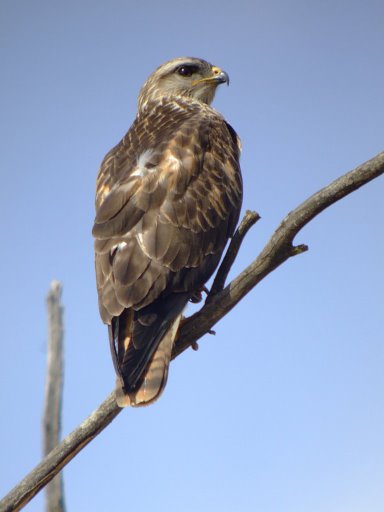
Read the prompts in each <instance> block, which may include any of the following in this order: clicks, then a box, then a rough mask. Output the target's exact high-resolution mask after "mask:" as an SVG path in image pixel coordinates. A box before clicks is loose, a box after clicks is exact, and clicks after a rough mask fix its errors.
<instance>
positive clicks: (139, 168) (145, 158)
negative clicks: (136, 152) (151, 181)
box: [131, 149, 156, 178]
mask: <svg viewBox="0 0 384 512" xmlns="http://www.w3.org/2000/svg"><path fill="white" fill-rule="evenodd" d="M152 155H153V150H152V149H146V150H145V151H144V152H143V153H141V155H140V156H139V158H138V159H137V165H136V167H135V170H134V171H133V173H132V174H131V177H134V176H139V177H140V178H143V177H144V176H145V175H146V174H148V173H150V172H153V171H155V170H156V167H150V168H148V167H146V165H147V163H148V162H149V161H150V160H151V158H152Z"/></svg>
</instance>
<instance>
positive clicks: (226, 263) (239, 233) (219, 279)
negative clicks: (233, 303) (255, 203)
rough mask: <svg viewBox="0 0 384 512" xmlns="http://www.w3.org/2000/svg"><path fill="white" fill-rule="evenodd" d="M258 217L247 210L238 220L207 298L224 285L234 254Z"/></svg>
mask: <svg viewBox="0 0 384 512" xmlns="http://www.w3.org/2000/svg"><path fill="white" fill-rule="evenodd" d="M259 219H260V215H259V214H258V213H256V212H251V211H250V210H247V211H246V212H245V215H244V217H243V219H242V221H241V222H240V225H239V227H238V228H237V229H236V232H235V234H234V235H233V238H232V240H231V243H230V244H229V247H228V250H227V252H226V253H225V256H224V258H223V261H222V263H221V265H220V267H219V270H218V271H217V273H216V276H215V279H214V281H213V284H212V288H211V290H210V292H209V299H210V298H211V296H212V295H215V294H216V293H218V292H221V290H222V289H223V288H224V286H225V281H226V279H227V277H228V274H229V271H230V270H231V267H232V265H233V263H234V261H235V259H236V256H237V254H238V252H239V249H240V246H241V244H242V242H243V240H244V238H245V235H246V234H247V233H248V231H249V230H250V228H251V227H252V226H253V225H254V224H255V223H256V222H257V221H258V220H259Z"/></svg>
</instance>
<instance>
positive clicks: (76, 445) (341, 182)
mask: <svg viewBox="0 0 384 512" xmlns="http://www.w3.org/2000/svg"><path fill="white" fill-rule="evenodd" d="M383 173H384V152H382V153H380V154H379V155H377V156H376V157H374V158H372V159H371V160H369V161H368V162H366V163H364V164H362V165H361V166H359V167H357V168H356V169H354V170H353V171H350V172H349V173H347V174H345V175H344V176H342V177H341V178H338V179H337V180H335V181H334V182H332V183H331V184H330V185H328V186H327V187H325V188H323V189H321V190H320V191H319V192H317V193H316V194H314V195H313V196H311V197H310V198H309V199H307V200H306V201H304V203H302V204H301V205H300V206H298V207H297V208H296V209H295V210H293V211H292V212H291V213H289V214H288V215H287V216H286V217H285V219H284V220H283V221H282V222H281V224H280V225H279V227H278V228H277V229H276V231H275V232H274V233H273V235H272V237H271V238H270V240H269V241H268V243H267V245H266V246H265V247H264V249H263V250H262V252H261V253H260V254H259V256H258V257H257V258H256V259H255V260H254V261H253V262H252V263H251V264H250V265H249V266H248V267H247V268H246V269H245V270H244V271H243V272H241V274H240V275H239V276H238V277H236V278H235V279H234V280H233V281H232V282H231V283H230V284H229V285H228V286H227V287H226V288H224V289H223V290H222V291H220V292H219V293H217V294H216V295H213V296H212V297H211V298H210V301H209V302H208V303H206V304H205V305H204V306H203V307H202V309H201V310H200V311H199V312H197V313H195V314H194V315H192V316H191V317H189V318H187V319H186V320H185V321H184V322H183V325H182V326H181V328H180V331H179V334H178V339H177V342H176V344H175V348H174V351H173V358H175V357H177V356H178V355H179V354H181V353H182V352H183V351H184V350H186V348H188V347H189V346H190V345H191V344H192V343H193V342H195V341H196V340H197V339H199V338H201V336H203V335H204V334H206V333H207V332H209V331H210V329H211V327H212V326H213V325H214V324H215V323H216V322H218V321H219V320H220V319H221V318H222V317H223V316H225V315H226V314H227V313H228V312H229V311H230V310H231V309H232V308H233V307H234V306H235V305H236V304H237V303H238V302H239V301H240V300H241V299H242V298H243V297H244V296H245V295H246V294H247V293H248V292H249V291H250V290H251V289H252V288H254V287H255V286H256V285H257V284H258V283H259V282H260V281H261V280H262V279H264V277H265V276H267V275H268V274H270V273H271V272H272V271H273V270H275V269H276V268H277V267H278V266H279V265H281V264H282V263H283V262H285V261H286V260H287V259H289V258H290V257H291V256H296V255H297V254H300V253H302V252H304V251H306V250H307V247H306V246H305V245H299V246H297V247H294V246H293V245H292V244H293V239H294V238H295V236H296V235H297V233H298V232H299V231H300V230H301V229H302V228H303V227H304V226H305V225H306V224H307V223H308V222H310V221H311V220H312V219H313V218H314V217H315V216H316V215H318V214H319V213H321V212H322V211H323V210H324V209H325V208H327V207H328V206H330V205H332V204H333V203H335V202H336V201H338V200H339V199H341V198H343V197H345V196H346V195H348V194H350V193H351V192H353V191H354V190H357V189H358V188H360V187H361V186H362V185H365V184H366V183H368V182H370V181H371V180H373V179H374V178H377V177H378V176H380V175H381V174H383ZM120 411H121V409H119V407H118V406H117V405H116V402H115V399H114V394H113V393H112V394H111V395H110V396H109V397H108V398H107V399H106V400H105V401H104V402H103V403H102V404H101V406H100V407H99V408H98V409H97V410H96V411H95V412H93V413H92V414H91V416H90V417H89V418H88V419H86V420H85V421H84V422H83V423H82V424H81V425H80V426H79V427H78V428H77V429H75V430H74V431H73V432H72V433H71V434H70V435H69V436H67V437H66V438H65V439H64V440H63V441H62V442H61V443H60V445H59V446H57V447H56V448H54V449H53V451H52V452H51V453H50V454H49V455H48V456H47V457H46V458H45V459H44V460H43V461H42V462H41V463H40V464H39V465H38V466H37V467H36V468H35V469H34V470H33V471H31V472H30V473H29V474H28V475H27V476H26V477H25V478H24V480H23V481H22V482H20V483H19V484H18V485H17V486H16V487H15V488H14V489H13V490H12V491H11V492H10V493H9V494H8V495H7V496H6V497H5V498H4V499H3V500H2V501H1V502H0V512H5V511H7V512H11V511H14V510H20V508H21V507H23V506H24V505H25V504H27V503H28V502H29V501H30V500H31V499H32V497H33V496H34V495H35V494H36V493H37V492H38V491H39V490H40V489H41V488H42V487H44V485H46V484H47V483H48V482H49V481H50V480H51V479H52V478H53V477H54V476H55V475H56V474H57V473H58V472H59V471H60V470H61V469H62V468H63V467H64V466H65V465H66V464H67V463H68V462H69V461H70V460H71V459H72V458H73V457H74V456H75V455H76V454H77V453H78V452H79V451H80V450H81V449H82V448H83V447H84V446H86V445H87V444H88V443H89V442H90V441H91V440H92V439H93V438H94V437H95V436H96V435H97V434H99V433H100V432H101V431H102V430H103V429H104V428H105V427H106V426H107V425H108V424H109V423H110V422H111V421H112V420H113V419H114V418H115V417H116V416H117V415H118V414H119V412H120Z"/></svg>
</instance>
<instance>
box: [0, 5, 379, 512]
mask: <svg viewBox="0 0 384 512" xmlns="http://www.w3.org/2000/svg"><path fill="white" fill-rule="evenodd" d="M0 24H1V27H0V29H1V30H0V46H1V48H0V62H1V81H0V91H1V94H0V102H1V105H0V111H1V136H0V143H1V151H0V178H1V186H0V229H1V247H2V250H1V254H0V272H1V281H0V282H1V289H0V312H1V331H2V332H1V358H0V379H1V382H0V384H1V385H0V400H1V409H2V414H1V416H2V419H1V422H0V453H1V458H0V459H1V461H0V495H3V494H5V493H6V492H7V491H8V490H9V489H10V488H11V487H12V486H13V485H15V484H16V483H17V482H18V481H19V480H20V479H21V478H22V477H23V476H24V475H25V474H26V473H27V472H28V471H29V470H30V469H32V467H33V466H34V465H35V464H36V463H37V462H38V461H39V460H40V457H41V414H42V409H43V395H44V373H45V365H46V338H47V333H46V331H47V329H46V323H47V319H46V309H45V302H44V301H45V296H46V294H47V291H48V288H49V284H50V281H51V280H52V279H58V280H60V281H62V282H63V286H64V293H63V302H64V307H65V363H66V368H65V388H64V411H63V434H67V433H69V432H70V431H71V430H72V429H73V428H75V427H76V426H77V425H78V424H79V423H80V421H81V420H83V419H84V418H85V417H86V416H87V415H88V414H89V413H90V412H91V411H92V410H93V409H95V408H96V407H97V406H98V405H99V403H100V402H101V401H102V400H103V399H104V398H105V396H106V395H107V394H108V393H109V392H110V391H111V389H112V388H113V385H114V371H113V367H112V362H111V359H110V354H109V347H108V339H107V330H106V328H105V326H103V325H102V323H101V321H100V319H99V315H98V309H97V297H96V290H95V278H94V265H93V246H92V237H91V227H92V223H93V217H94V189H95V179H96V174H97V171H98V167H99V164H100V162H101V159H102V158H103V156H104V155H105V153H106V152H107V151H108V150H109V149H110V148H111V147H112V146H113V145H115V144H116V143H117V142H118V141H119V140H120V138H121V137H122V135H123V134H124V133H125V132H126V130H127V129H128V127H129V125H130V124H131V122H132V120H133V119H134V116H135V111H136V97H137V94H138V91H139V88H140V86H141V85H142V83H143V82H144V80H145V79H146V78H147V76H148V75H149V74H150V73H151V72H152V71H153V70H154V69H155V68H156V67H157V66H158V65H159V64H161V63H162V62H164V61H166V60H168V59H170V58H173V57H176V56H182V55H193V56H197V57H202V58H205V59H207V60H209V61H210V62H212V63H213V64H215V65H217V66H220V67H222V68H223V69H224V70H226V71H227V72H228V73H229V75H230V77H231V85H230V87H229V88H226V87H221V88H220V90H219V91H218V94H217V97H216V100H215V104H214V105H215V107H216V108H217V109H218V110H219V111H220V112H222V113H223V115H224V116H225V117H226V119H227V120H228V121H229V122H230V123H231V124H232V125H233V126H234V128H235V129H236V130H237V132H238V133H239V135H240V136H241V138H242V142H243V147H244V151H243V156H242V168H243V176H244V183H245V197H244V209H247V208H248V209H253V210H257V211H258V212H259V213H260V215H261V216H262V220H261V221H260V222H259V223H258V224H257V225H256V226H255V227H254V228H253V229H252V232H251V233H250V234H249V235H248V237H247V239H246V241H245V243H244V247H243V248H242V250H241V253H240V255H239V257H238V259H237V261H236V264H235V265H234V267H233V271H232V277H234V276H235V275H236V274H237V273H238V272H240V271H241V270H242V269H243V268H244V267H245V265H247V264H248V263H249V262H251V261H252V259H254V258H255V257H256V255H257V254H258V252H259V251H260V250H261V248H262V247H263V245H264V244H265V242H266V241H267V240H268V238H269V236H270V235H271V234H272V232H273V230H274V229H275V228H276V227H277V225H278V223H279V222H280V220H281V219H282V218H283V217H284V216H285V215H286V214H287V213H288V212H289V211H290V210H292V209H293V208H294V207H295V206H297V205H298V204H299V203H300V202H302V201H303V200H304V199H306V198H307V197H308V196H309V195H311V194H312V193H314V192H315V191H317V190H318V189H319V188H321V187H322V186H324V185H326V184H327V183H329V182H330V181H331V180H333V179H335V178H336V177H338V176H339V175H341V174H343V173H344V172H346V171H348V170H350V169H352V168H354V167H355V166H356V165H358V164H360V163H362V162H364V161H366V160H367V159H369V158H371V157H373V156H374V155H375V154H377V153H378V152H379V151H381V150H383V149H384V148H383V141H384V128H383V118H384V116H383V114H384V100H383V96H384V94H383V91H384V66H383V54H384V30H383V27H384V4H383V2H382V0H377V1H376V0H365V1H364V2H363V1H358V0H350V1H346V0H335V1H328V0H324V1H321V2H320V1H308V0H307V1H304V0H302V1H301V0H293V1H290V2H285V1H283V0H268V1H267V0H257V1H250V0H249V1H247V0H239V1H237V2H228V3H224V2H219V1H208V0H205V1H201V0H195V1H194V2H185V1H178V2H176V1H171V0H165V1H163V2H155V1H152V2H150V1H142V2H140V3H139V2H129V1H127V0H125V1H123V0H109V1H106V0H105V1H100V0H93V1H90V0H89V1H86V0H83V1H74V0H67V1H65V2H57V1H48V0H47V1H43V0H35V1H33V2H32V1H28V0H20V1H15V0H13V1H11V0H3V1H2V2H1V3H0ZM383 219H384V200H383V179H378V180H376V181H374V182H373V183H371V184H369V185H368V186H366V187H364V188H363V189H361V190H359V191H357V192H356V193H354V194H352V195H351V196H349V197H348V198H346V199H344V200H342V201H341V202H339V203H337V204H336V205H334V206H332V207H331V208H330V209H328V210H327V211H325V212H324V213H322V214H321V215H320V216H319V217H318V218H316V219H315V220H314V221H313V222H311V223H310V225H308V226H307V227H306V228H305V229H304V230H303V231H302V232H301V233H300V234H299V236H298V237H297V240H296V242H297V243H307V244H308V245H309V247H310V251H309V252H307V253H305V254H303V255H300V256H297V257H296V258H293V259H291V260H290V261H288V262H287V263H286V264H284V265H283V266H282V267H280V268H279V269H277V270H276V271H275V272H274V273H273V274H272V275H270V276H269V277H268V278H267V279H266V280H265V281H263V282H262V283H261V284H260V285H259V286H258V287H257V288H256V289H255V290H253V291H252V292H251V293H250V294H249V295H248V296H247V297H246V298H245V300H243V301H242V302H241V303H240V304H239V306H238V307H237V308H236V309H235V310H233V311H232V312H231V313H230V314H229V315H228V316H227V317H226V318H225V319H224V320H223V321H221V322H220V324H218V325H217V326H216V331H217V335H216V337H212V336H211V337H208V336H206V337H205V338H204V339H203V340H201V342H200V350H199V351H198V352H197V353H194V352H192V351H191V350H189V351H187V352H186V353H184V354H183V355H182V356H181V357H179V358H178V359H177V360H176V361H175V362H174V363H172V365H171V371H170V378H169V381H168V386H167V389H166V391H165V393H164V395H163V396H162V398H161V399H160V400H159V401H158V402H157V403H156V404H155V405H153V406H151V407H148V408H144V409H141V410H126V411H123V412H122V413H121V414H120V415H119V416H118V418H117V419H116V420H115V421H114V422H113V423H112V424H111V425H110V426H109V427H108V428H107V430H106V431H104V432H103V433H102V434H101V435H100V436H99V437H97V439H95V440H94V441H93V442H92V443H91V445H90V446H88V447H87V448H86V449H85V450H84V451H83V452H81V453H80V455H79V456H77V457H76V459H75V460H74V461H72V462H71V463H70V464H69V466H67V467H66V469H65V470H64V478H65V490H66V501H67V507H68V510H69V511H80V510H92V511H106V510H136V511H147V510H154V509H156V510H157V511H159V512H160V511H170V510H182V511H183V512H189V511H191V512H192V511H210V512H216V511H220V512H226V511H228V512H229V511H234V510H236V511H245V512H247V511H255V510H260V511H263V512H280V511H284V512H308V511H311V512H317V511H327V512H343V511H345V512H355V511H363V510H364V511H367V510H369V511H370V512H376V511H377V512H379V511H380V512H381V511H382V510H383V509H384V436H383V430H384V412H383V411H384V372H383V366H384V349H383V313H384V311H383V310H384V300H383V295H384V292H383V289H384V270H383V261H384V236H383ZM42 509H43V495H42V493H41V494H40V495H39V496H37V497H36V498H35V499H34V500H33V501H32V502H31V504H29V505H28V506H27V508H26V510H29V511H40V510H42Z"/></svg>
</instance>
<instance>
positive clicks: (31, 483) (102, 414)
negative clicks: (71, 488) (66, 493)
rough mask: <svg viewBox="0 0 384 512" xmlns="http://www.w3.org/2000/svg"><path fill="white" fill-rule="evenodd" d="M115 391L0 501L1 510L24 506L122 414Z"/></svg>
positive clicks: (17, 508)
mask: <svg viewBox="0 0 384 512" xmlns="http://www.w3.org/2000/svg"><path fill="white" fill-rule="evenodd" d="M120 411H121V409H120V408H119V407H118V405H117V404H116V401H115V394H114V393H111V394H110V395H109V396H108V398H107V399H106V400H104V402H103V403H102V404H101V405H100V406H99V407H98V408H97V409H96V411H94V412H93V413H92V414H91V415H90V416H89V417H88V418H87V419H86V420H84V421H83V422H82V423H81V424H80V425H79V426H78V427H77V428H76V429H75V430H74V431H73V432H72V433H71V434H69V435H68V436H67V437H66V438H65V439H64V440H63V441H62V442H61V443H60V444H59V445H58V446H56V447H55V448H54V449H53V450H52V451H51V452H50V453H49V454H48V455H47V456H46V457H45V459H44V460H43V461H42V462H40V463H39V464H38V465H37V466H36V467H35V468H34V469H33V470H32V471H31V472H30V473H29V474H28V475H27V476H26V477H25V478H24V479H23V480H22V481H21V482H20V483H19V484H17V485H16V487H14V488H13V489H12V491H11V492H10V493H9V494H7V496H5V498H4V499H3V500H2V501H0V512H13V511H17V510H20V509H21V508H22V507H24V506H25V505H26V504H27V503H28V502H29V501H31V499H32V498H33V497H34V496H35V495H36V494H37V493H38V492H39V491H40V490H41V489H42V488H43V487H44V486H45V485H46V484H47V483H48V482H49V481H50V480H52V478H53V477H54V476H55V475H57V473H58V472H59V471H60V470H61V469H63V467H64V466H65V465H66V464H68V462H69V461H70V460H72V459H73V457H74V456H75V455H76V454H77V453H79V451H80V450H82V449H83V448H84V446H86V445H87V444H88V443H89V442H90V441H92V439H93V438H95V437H96V436H97V435H98V434H99V433H100V432H101V431H102V430H104V429H105V427H106V426H107V425H109V424H110V423H111V421H112V420H113V419H114V418H115V417H116V416H117V415H118V414H119V412H120Z"/></svg>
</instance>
